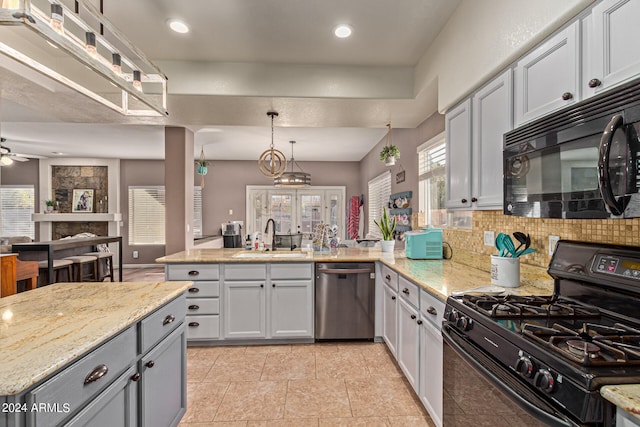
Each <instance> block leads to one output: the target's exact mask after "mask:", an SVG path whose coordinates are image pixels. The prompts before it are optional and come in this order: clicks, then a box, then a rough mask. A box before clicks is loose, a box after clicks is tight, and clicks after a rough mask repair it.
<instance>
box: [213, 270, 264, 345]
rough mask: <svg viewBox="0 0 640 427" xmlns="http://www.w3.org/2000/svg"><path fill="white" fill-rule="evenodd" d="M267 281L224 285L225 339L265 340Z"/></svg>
mask: <svg viewBox="0 0 640 427" xmlns="http://www.w3.org/2000/svg"><path fill="white" fill-rule="evenodd" d="M264 285H265V281H264V280H263V281H256V282H249V281H247V282H225V283H224V323H225V326H224V337H225V338H265V337H266V336H267V329H266V320H267V317H266V313H265V308H266V299H265V288H264Z"/></svg>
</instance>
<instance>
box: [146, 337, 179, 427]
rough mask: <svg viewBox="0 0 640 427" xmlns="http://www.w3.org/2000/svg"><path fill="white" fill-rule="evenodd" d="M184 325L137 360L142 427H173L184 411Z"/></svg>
mask: <svg viewBox="0 0 640 427" xmlns="http://www.w3.org/2000/svg"><path fill="white" fill-rule="evenodd" d="M186 342H187V341H186V333H185V329H184V324H183V325H181V326H180V327H179V328H178V329H176V330H175V331H174V332H172V333H171V335H169V336H168V337H167V338H165V339H164V340H162V341H161V342H160V343H159V344H158V345H157V346H156V347H154V348H153V349H152V350H151V351H150V352H149V353H147V354H146V355H145V356H143V357H142V359H140V365H141V366H140V373H141V377H142V378H141V381H140V384H141V388H142V393H141V402H142V414H141V421H142V425H143V426H154V427H163V426H176V425H178V423H179V422H180V419H181V418H182V416H183V415H184V413H185V411H186V407H187V389H186V384H187V368H186V366H187V360H186V354H187V350H186Z"/></svg>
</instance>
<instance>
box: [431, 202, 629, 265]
mask: <svg viewBox="0 0 640 427" xmlns="http://www.w3.org/2000/svg"><path fill="white" fill-rule="evenodd" d="M485 230H488V231H494V232H495V234H496V235H498V233H508V234H513V232H514V231H522V232H523V233H525V234H527V233H528V234H529V235H530V236H531V247H532V248H535V249H536V252H534V253H532V254H529V255H525V256H524V257H523V258H522V260H521V262H523V263H526V264H530V265H535V266H538V267H545V268H546V267H547V265H548V264H549V260H550V258H551V257H550V256H549V249H548V244H549V236H551V235H553V236H560V238H561V239H567V240H579V241H585V242H600V243H613V244H619V245H632V246H640V218H634V219H606V220H605V219H580V220H578V219H549V218H522V217H512V216H507V215H503V213H502V212H501V211H474V212H473V219H472V226H471V229H455V228H445V229H444V233H443V239H444V241H446V242H448V243H449V244H450V245H451V246H452V247H453V250H454V257H455V250H456V249H462V250H466V251H470V252H474V253H477V254H485V255H492V254H495V253H496V249H495V247H493V246H484V231H485ZM513 240H514V243H515V244H516V246H517V245H518V242H517V241H516V240H515V239H513Z"/></svg>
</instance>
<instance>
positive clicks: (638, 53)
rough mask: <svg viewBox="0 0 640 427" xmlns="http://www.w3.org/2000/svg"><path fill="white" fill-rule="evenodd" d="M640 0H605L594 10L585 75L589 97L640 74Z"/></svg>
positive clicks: (586, 93) (586, 90) (586, 95)
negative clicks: (639, 22)
mask: <svg viewBox="0 0 640 427" xmlns="http://www.w3.org/2000/svg"><path fill="white" fill-rule="evenodd" d="M638 17H640V2H639V1H637V0H604V1H602V2H601V3H598V4H597V5H596V6H595V7H594V8H593V10H592V11H591V23H590V24H591V26H590V31H589V35H588V38H587V39H588V43H589V60H588V61H586V63H585V66H586V69H585V73H584V78H583V80H584V81H583V84H584V86H583V90H584V95H585V97H589V96H591V95H595V94H597V93H599V92H602V91H605V90H608V89H610V88H611V87H612V86H615V85H616V84H618V83H621V82H624V81H625V80H628V79H630V78H632V77H635V76H637V75H638V74H640V49H638V47H637V41H638V40H640V25H638Z"/></svg>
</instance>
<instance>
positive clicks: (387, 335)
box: [382, 285, 398, 358]
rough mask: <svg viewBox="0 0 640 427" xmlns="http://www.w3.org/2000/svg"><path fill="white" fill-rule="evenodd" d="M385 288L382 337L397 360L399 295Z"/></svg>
mask: <svg viewBox="0 0 640 427" xmlns="http://www.w3.org/2000/svg"><path fill="white" fill-rule="evenodd" d="M382 288H383V300H382V313H383V320H382V322H383V327H382V337H383V338H384V341H385V342H386V343H387V347H389V351H391V354H393V355H394V356H395V357H396V358H397V357H398V355H397V348H398V293H397V292H395V291H394V290H393V289H391V288H389V287H388V286H386V285H383V286H382Z"/></svg>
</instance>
